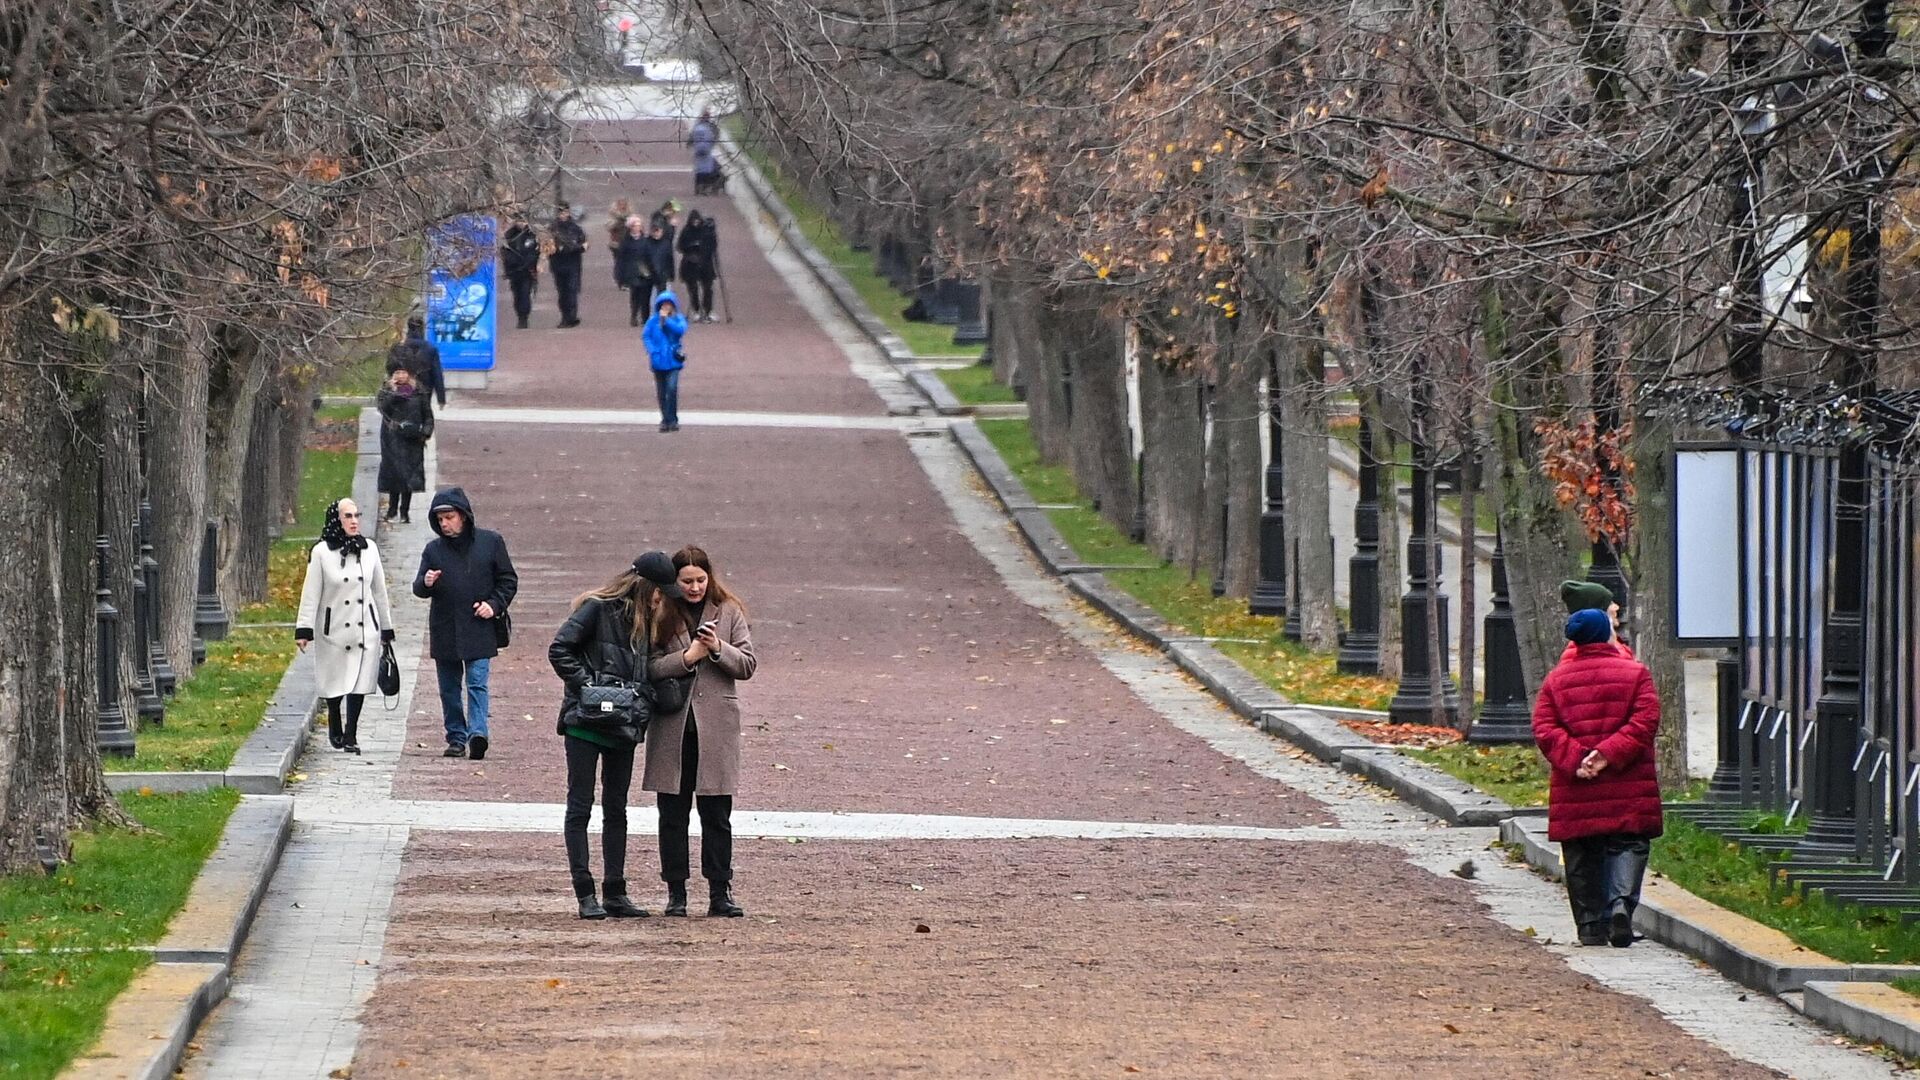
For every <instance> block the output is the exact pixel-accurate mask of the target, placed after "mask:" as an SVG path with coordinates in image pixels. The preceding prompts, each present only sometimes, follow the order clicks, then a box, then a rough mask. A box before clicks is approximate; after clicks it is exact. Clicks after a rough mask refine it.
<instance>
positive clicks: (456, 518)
mask: <svg viewBox="0 0 1920 1080" xmlns="http://www.w3.org/2000/svg"><path fill="white" fill-rule="evenodd" d="M427 518H428V520H429V522H431V524H432V525H433V531H434V533H435V534H437V536H438V539H435V540H433V541H430V542H429V543H428V544H427V549H426V550H425V551H423V552H421V553H420V572H419V573H418V574H416V575H415V576H414V579H413V595H415V596H417V597H420V598H421V599H422V600H429V601H431V602H432V607H431V608H430V610H429V611H428V615H427V630H428V635H429V640H430V643H431V647H430V648H429V649H428V652H429V653H430V654H431V655H432V656H433V663H434V667H435V668H436V669H437V670H438V673H439V676H440V711H441V715H442V717H443V719H444V721H445V726H446V732H447V749H446V753H445V756H446V757H456V758H457V757H465V756H468V754H469V753H471V755H472V757H473V759H474V760H475V761H480V760H483V759H485V758H486V756H487V745H488V743H487V675H488V668H489V666H490V664H491V662H492V660H493V658H494V657H495V656H496V655H498V654H499V652H500V649H501V648H502V646H504V645H505V644H506V627H507V623H506V617H507V607H508V605H510V604H512V603H513V595H514V593H515V592H517V591H518V590H519V588H520V576H519V575H518V574H516V573H514V570H513V560H512V559H511V558H509V557H508V556H507V542H506V541H505V540H503V539H501V537H500V534H499V533H497V532H494V531H492V530H490V529H482V528H478V527H476V526H475V525H474V519H473V504H472V503H471V502H468V501H467V493H466V492H465V491H462V490H461V489H459V488H457V487H455V488H448V489H446V490H445V491H441V492H437V493H435V494H434V496H433V502H432V504H431V505H430V506H429V507H428V509H427ZM463 692H464V694H465V707H464V708H463V707H462V701H461V695H462V693H463Z"/></svg>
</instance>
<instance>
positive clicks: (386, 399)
mask: <svg viewBox="0 0 1920 1080" xmlns="http://www.w3.org/2000/svg"><path fill="white" fill-rule="evenodd" d="M373 402H374V405H375V407H376V408H378V409H379V410H380V490H381V492H382V493H384V494H385V495H386V497H387V520H388V521H392V520H393V519H394V518H396V517H397V518H399V519H400V520H401V521H404V522H411V521H412V520H413V493H414V492H416V491H424V490H426V487H427V440H428V439H431V438H433V403H432V402H430V401H428V400H427V395H426V394H425V393H422V392H421V391H420V390H419V389H418V388H417V387H415V386H414V384H413V373H412V372H410V371H408V370H407V369H406V368H400V369H399V370H397V371H395V372H394V373H393V374H391V375H389V376H387V385H385V386H383V387H381V388H380V392H379V393H378V394H376V395H374V399H373Z"/></svg>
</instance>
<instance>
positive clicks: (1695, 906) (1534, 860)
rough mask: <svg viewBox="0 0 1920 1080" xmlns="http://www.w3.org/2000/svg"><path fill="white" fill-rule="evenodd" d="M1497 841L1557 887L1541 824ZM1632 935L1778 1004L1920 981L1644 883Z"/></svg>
mask: <svg viewBox="0 0 1920 1080" xmlns="http://www.w3.org/2000/svg"><path fill="white" fill-rule="evenodd" d="M1500 838H1501V839H1502V840H1504V841H1506V842H1507V843H1510V844H1513V845H1515V846H1516V847H1518V848H1519V849H1520V853H1521V855H1522V857H1523V858H1525V859H1526V861H1527V864H1528V865H1529V866H1532V867H1533V868H1534V869H1536V870H1538V871H1540V872H1541V873H1542V874H1545V875H1546V876H1547V877H1549V878H1552V879H1553V880H1555V881H1559V880H1560V879H1561V867H1560V853H1559V851H1557V850H1555V848H1554V846H1553V844H1552V843H1551V842H1550V841H1549V840H1548V839H1547V823H1546V820H1545V819H1544V818H1538V817H1527V818H1518V817H1516V818H1508V819H1507V820H1505V821H1503V822H1501V823H1500ZM1633 927H1634V929H1635V930H1638V931H1639V932H1640V933H1642V934H1644V935H1646V936H1647V937H1648V938H1649V939H1651V940H1653V941H1657V942H1659V943H1660V944H1662V945H1665V946H1667V947H1669V948H1671V949H1675V950H1678V951H1680V952H1683V953H1686V954H1687V955H1688V956H1691V957H1693V958H1694V959H1696V960H1699V961H1701V962H1702V963H1705V964H1706V965H1707V966H1709V967H1711V968H1713V969H1714V970H1715V971H1718V972H1719V973H1720V974H1722V975H1725V976H1726V977H1727V978H1729V979H1732V980H1733V981H1734V982H1737V983H1739V984H1740V985H1742V986H1745V987H1748V988H1750V989H1753V990H1758V991H1761V992H1762V993H1767V994H1773V995H1776V996H1777V995H1780V994H1786V993H1792V992H1793V991H1796V990H1801V989H1803V988H1805V987H1806V986H1807V984H1808V983H1819V982H1829V983H1874V982H1883V981H1885V980H1887V979H1892V978H1899V977H1903V976H1920V967H1910V966H1904V965H1899V964H1849V963H1845V962H1844V961H1840V960H1834V959H1831V958H1829V957H1825V956H1822V955H1820V954H1819V953H1816V952H1814V951H1812V950H1810V949H1807V948H1805V947H1803V946H1800V945H1795V944H1794V943H1793V942H1792V941H1791V940H1790V939H1788V938H1787V936H1786V935H1785V934H1782V933H1780V932H1779V931H1778V930H1774V929H1772V928H1771V927H1767V926H1762V925H1761V924H1759V923H1757V922H1754V921H1753V920H1752V919H1748V918H1745V917H1743V916H1740V915H1736V914H1734V913H1733V912H1731V911H1728V910H1726V909H1725V908H1722V907H1719V906H1717V905H1715V904H1712V903H1709V902H1707V901H1705V900H1702V899H1701V898H1699V897H1698V896H1695V895H1694V894H1692V893H1690V892H1688V891H1687V890H1685V889H1683V888H1681V887H1680V886H1678V885H1675V884H1674V883H1673V882H1671V881H1668V880H1666V879H1665V878H1655V879H1653V880H1651V881H1649V882H1648V884H1647V887H1646V890H1645V892H1644V893H1643V894H1642V896H1641V899H1640V908H1639V910H1638V911H1636V912H1635V913H1634V917H1633ZM1809 996H1811V995H1809ZM1809 1014H1811V1010H1809ZM1842 1030H1845V1029H1844V1028H1842Z"/></svg>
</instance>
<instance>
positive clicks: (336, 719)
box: [327, 694, 367, 743]
mask: <svg viewBox="0 0 1920 1080" xmlns="http://www.w3.org/2000/svg"><path fill="white" fill-rule="evenodd" d="M345 700H346V703H347V722H346V724H345V725H342V724H341V723H340V701H341V699H340V698H337V697H330V698H328V699H327V734H328V735H329V736H335V735H337V736H340V737H341V738H343V739H345V740H346V741H347V742H349V743H357V742H359V741H360V706H362V705H365V704H366V703H367V695H365V694H348V695H346V698H345Z"/></svg>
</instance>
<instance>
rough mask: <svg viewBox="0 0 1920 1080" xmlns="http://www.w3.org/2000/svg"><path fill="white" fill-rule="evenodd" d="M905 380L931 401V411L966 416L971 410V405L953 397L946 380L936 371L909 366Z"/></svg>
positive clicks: (945, 414) (944, 414) (946, 414)
mask: <svg viewBox="0 0 1920 1080" xmlns="http://www.w3.org/2000/svg"><path fill="white" fill-rule="evenodd" d="M907 381H908V382H910V383H912V384H913V385H914V388H915V389H917V390H919V391H920V392H921V393H922V394H925V395H926V396H927V400H928V401H931V402H933V411H934V412H937V413H939V414H940V415H941V416H966V415H967V414H969V413H971V412H973V406H971V405H968V404H967V403H965V402H963V401H961V400H960V399H959V398H957V397H955V396H954V394H953V390H952V389H951V388H950V387H948V386H947V381H946V380H945V379H942V378H941V377H940V375H939V374H938V373H937V372H933V371H928V370H927V369H926V368H923V367H916V368H911V369H909V370H908V371H907Z"/></svg>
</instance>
